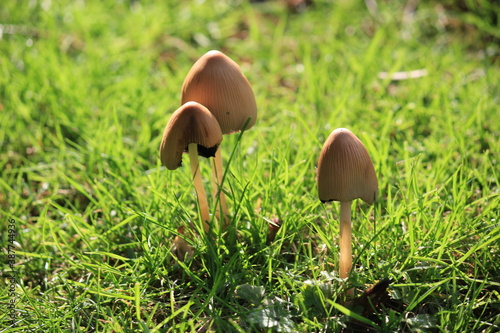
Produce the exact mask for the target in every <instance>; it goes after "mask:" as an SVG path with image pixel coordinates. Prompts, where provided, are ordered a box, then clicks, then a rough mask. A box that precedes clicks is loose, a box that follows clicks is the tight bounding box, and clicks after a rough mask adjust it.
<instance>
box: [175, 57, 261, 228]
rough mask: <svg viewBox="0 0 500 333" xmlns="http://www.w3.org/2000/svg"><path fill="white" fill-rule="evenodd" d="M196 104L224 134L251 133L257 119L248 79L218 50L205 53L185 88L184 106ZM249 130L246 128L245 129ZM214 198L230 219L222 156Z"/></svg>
mask: <svg viewBox="0 0 500 333" xmlns="http://www.w3.org/2000/svg"><path fill="white" fill-rule="evenodd" d="M186 101H196V102H198V103H200V104H202V105H204V106H205V107H207V108H208V110H210V112H212V113H213V114H214V116H215V118H217V121H218V122H219V125H220V128H221V130H222V133H223V134H231V133H236V132H240V131H242V130H244V129H245V130H246V129H249V128H250V127H252V126H253V124H254V123H255V120H256V118H257V104H256V102H255V96H254V93H253V90H252V87H251V86H250V83H249V82H248V80H247V78H246V77H245V76H244V75H243V73H242V72H241V69H240V67H239V66H238V64H237V63H236V62H234V61H233V60H232V59H230V58H229V57H228V56H226V55H225V54H224V53H222V52H220V51H216V50H212V51H209V52H207V53H205V54H204V55H203V56H202V57H201V58H200V59H198V60H197V61H196V62H195V63H194V65H193V66H192V67H191V69H190V70H189V73H188V74H187V76H186V78H185V79H184V83H183V85H182V96H181V103H185V102H186ZM245 126H246V127H245ZM212 170H213V174H214V185H215V187H216V188H217V191H216V193H215V194H214V195H215V197H217V196H219V200H220V205H221V209H222V212H223V214H224V216H225V220H226V223H227V218H228V215H229V212H228V209H227V203H226V197H225V195H224V192H223V191H222V178H223V174H224V173H223V167H222V156H221V152H220V150H219V151H218V152H216V154H215V159H214V163H213V165H212Z"/></svg>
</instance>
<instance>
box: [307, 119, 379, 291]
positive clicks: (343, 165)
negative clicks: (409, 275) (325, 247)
mask: <svg viewBox="0 0 500 333" xmlns="http://www.w3.org/2000/svg"><path fill="white" fill-rule="evenodd" d="M317 183H318V196H319V199H320V200H321V202H323V203H325V202H329V201H332V200H335V201H340V239H339V247H340V260H339V261H340V262H339V275H340V277H341V278H343V279H344V278H347V275H348V273H349V272H350V271H351V267H352V248H351V232H352V223H351V201H352V200H354V199H357V198H361V199H362V200H363V201H365V202H366V203H368V204H372V203H373V201H374V200H375V198H376V197H377V192H378V183H377V175H376V174H375V169H374V168H373V163H372V160H371V159H370V156H369V155H368V152H367V151H366V148H365V146H364V145H363V143H362V142H361V141H360V140H359V139H358V138H357V137H356V136H355V135H354V134H353V133H352V132H351V131H349V130H348V129H345V128H337V129H336V130H334V131H333V132H332V133H331V134H330V136H329V137H328V139H327V140H326V141H325V143H324V145H323V148H322V150H321V155H320V157H319V161H318V175H317ZM348 294H350V295H352V294H353V290H350V291H348Z"/></svg>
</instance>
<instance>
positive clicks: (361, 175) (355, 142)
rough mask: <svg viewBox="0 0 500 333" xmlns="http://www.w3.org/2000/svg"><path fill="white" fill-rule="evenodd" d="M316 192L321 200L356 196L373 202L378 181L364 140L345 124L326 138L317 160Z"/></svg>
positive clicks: (349, 199)
mask: <svg viewBox="0 0 500 333" xmlns="http://www.w3.org/2000/svg"><path fill="white" fill-rule="evenodd" d="M317 184H318V196H319V199H320V200H321V201H322V202H327V201H332V200H335V201H341V202H347V201H352V200H354V199H357V198H361V199H362V200H363V201H365V202H367V203H369V204H372V203H373V201H374V200H375V198H376V196H377V192H378V181H377V175H376V173H375V169H374V167H373V163H372V160H371V158H370V156H369V155H368V152H367V150H366V148H365V146H364V145H363V143H362V142H361V141H360V140H359V139H358V137H356V135H354V134H353V133H352V132H351V131H349V130H348V129H345V128H338V129H336V130H334V131H333V132H332V133H331V134H330V136H329V137H328V139H327V140H326V141H325V143H324V145H323V148H322V150H321V155H320V157H319V161H318V175H317Z"/></svg>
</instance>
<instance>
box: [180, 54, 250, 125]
mask: <svg viewBox="0 0 500 333" xmlns="http://www.w3.org/2000/svg"><path fill="white" fill-rule="evenodd" d="M187 101H196V102H198V103H200V104H202V105H204V106H206V107H207V108H208V109H209V110H210V112H212V113H213V114H214V115H215V118H217V121H218V122H219V125H220V127H221V130H222V133H224V134H230V133H234V132H240V131H241V130H242V129H243V127H244V125H245V123H246V122H247V120H248V118H251V119H250V122H249V123H248V125H247V127H246V129H249V128H250V127H252V126H253V124H254V123H255V120H256V119H257V104H256V101H255V95H254V93H253V90H252V87H251V85H250V83H249V82H248V80H247V78H246V77H245V75H243V73H242V72H241V69H240V67H239V66H238V64H237V63H236V62H234V61H233V60H232V59H231V58H229V57H228V56H226V55H225V54H224V53H222V52H220V51H216V50H212V51H209V52H207V53H205V54H204V55H203V56H201V57H200V59H198V60H197V61H196V62H195V63H194V65H193V66H192V67H191V69H190V70H189V73H188V74H187V76H186V78H185V79H184V83H183V85H182V97H181V102H182V103H185V102H187Z"/></svg>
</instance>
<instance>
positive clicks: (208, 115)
mask: <svg viewBox="0 0 500 333" xmlns="http://www.w3.org/2000/svg"><path fill="white" fill-rule="evenodd" d="M256 118H257V105H256V102H255V96H254V93H253V91H252V87H251V86H250V83H249V82H248V80H247V78H246V77H245V76H244V75H243V73H242V72H241V69H240V67H239V66H238V65H237V64H236V63H235V62H234V61H233V60H231V59H230V58H229V57H227V56H226V55H225V54H223V53H221V52H219V51H209V52H207V53H206V54H204V55H203V56H202V57H201V58H200V59H199V60H198V61H196V62H195V63H194V65H193V66H192V67H191V69H190V71H189V73H188V74H187V76H186V78H185V80H184V83H183V85H182V93H181V106H180V107H179V109H177V110H176V111H175V112H174V113H173V114H172V116H171V118H170V120H169V122H168V124H167V126H166V128H165V131H164V134H163V139H162V142H161V145H160V158H161V162H162V164H163V165H165V166H166V167H167V168H168V169H170V170H174V169H176V168H178V167H179V166H181V163H182V154H183V152H189V157H190V164H191V172H192V176H193V183H194V186H195V189H196V194H197V198H198V204H199V209H200V215H201V220H202V221H203V227H204V230H205V231H206V232H208V231H209V230H210V226H211V225H210V222H211V217H210V211H209V208H208V200H207V197H206V192H205V189H204V187H203V182H202V178H201V175H200V168H199V162H198V155H201V156H203V157H207V158H209V157H213V162H212V173H213V184H214V189H215V191H214V193H213V196H214V202H216V203H219V206H218V207H216V210H215V211H216V216H217V218H218V220H219V222H220V223H221V224H223V225H224V226H226V225H227V223H228V221H229V210H228V208H227V202H226V197H225V195H224V190H223V179H224V171H223V164H222V154H221V152H220V149H219V145H220V143H221V141H222V136H223V135H224V134H231V133H235V132H240V131H243V130H246V129H249V128H250V127H252V126H253V125H254V123H255V120H256ZM317 186H318V196H319V199H320V200H321V202H323V203H325V202H329V201H339V202H340V238H339V247H340V260H339V276H340V277H341V278H343V279H345V278H347V276H348V274H349V272H350V271H351V269H352V247H351V234H352V222H351V202H352V201H353V200H355V199H357V198H361V199H362V200H363V201H365V202H367V203H368V204H372V203H373V202H374V201H375V199H376V198H377V192H378V182H377V176H376V173H375V169H374V167H373V163H372V161H371V159H370V156H369V154H368V152H367V150H366V148H365V146H364V145H363V143H362V142H361V141H360V140H359V139H358V138H357V137H356V135H354V134H353V133H352V132H351V131H349V130H348V129H345V128H338V129H336V130H334V131H333V132H332V133H331V134H330V135H329V137H328V139H327V140H326V141H325V143H324V145H323V148H322V150H321V155H320V157H319V160H318V170H317ZM177 243H179V244H181V242H180V241H178V242H177ZM182 244H183V243H182ZM180 248H182V246H180ZM347 294H348V295H352V294H353V289H351V290H349V291H348V292H347Z"/></svg>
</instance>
